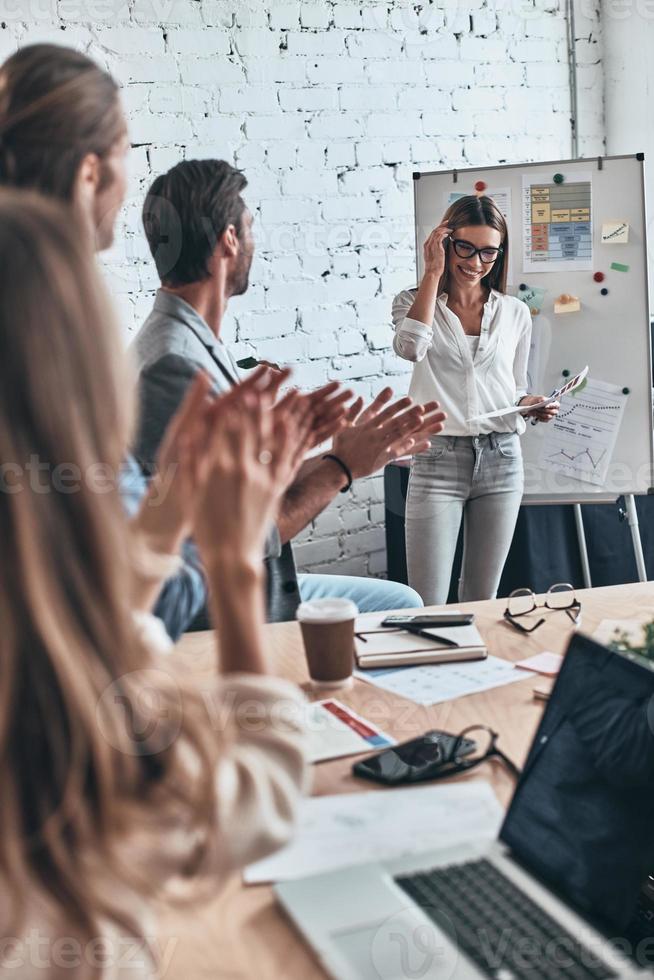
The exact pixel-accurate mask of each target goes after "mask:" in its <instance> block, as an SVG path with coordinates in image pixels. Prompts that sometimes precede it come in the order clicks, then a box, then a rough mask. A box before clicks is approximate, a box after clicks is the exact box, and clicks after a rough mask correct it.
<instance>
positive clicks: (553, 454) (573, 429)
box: [538, 378, 628, 487]
mask: <svg viewBox="0 0 654 980" xmlns="http://www.w3.org/2000/svg"><path fill="white" fill-rule="evenodd" d="M627 397H628V396H627V395H625V394H624V393H623V391H622V388H621V387H620V385H614V384H609V383H608V382H606V381H596V380H594V379H592V378H588V379H587V382H586V385H585V387H584V388H583V389H582V390H581V391H579V392H578V393H576V394H571V395H565V396H564V397H563V398H562V399H561V408H560V411H559V414H558V415H557V417H556V418H555V419H554V420H553V421H552V422H550V423H549V424H548V425H547V428H546V431H545V436H544V438H543V441H542V445H541V451H540V457H539V460H538V465H539V467H540V469H542V470H555V471H556V472H558V473H565V474H566V475H567V476H570V477H573V478H574V479H576V480H580V481H581V482H585V483H592V484H594V485H595V486H598V487H601V486H603V485H604V483H605V482H606V477H607V474H608V470H609V464H610V462H611V457H612V455H613V451H614V449H615V444H616V441H617V438H618V432H619V430H620V425H621V423H622V417H623V415H624V409H625V405H626V404H627Z"/></svg>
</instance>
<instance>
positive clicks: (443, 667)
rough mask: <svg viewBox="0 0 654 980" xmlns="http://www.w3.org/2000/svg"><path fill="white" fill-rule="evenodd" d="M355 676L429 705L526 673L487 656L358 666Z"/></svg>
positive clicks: (488, 689)
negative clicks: (446, 661) (408, 664)
mask: <svg viewBox="0 0 654 980" xmlns="http://www.w3.org/2000/svg"><path fill="white" fill-rule="evenodd" d="M354 676H355V677H358V678H359V680H362V681H367V682H368V684H373V685H374V686H375V687H381V688H382V689H383V690H384V691H390V692H391V693H392V694H398V695H399V696H400V697H403V698H408V699H409V700H410V701H415V703H416V704H422V705H428V704H441V702H443V701H452V700H454V699H455V698H462V697H464V696H465V695H466V694H479V693H480V692H481V691H490V690H492V689H493V688H495V687H502V686H503V685H504V684H513V683H515V682H516V681H523V680H525V676H526V675H525V674H523V673H521V672H520V671H519V670H515V668H514V665H513V664H512V663H510V662H509V661H508V660H501V659H500V658H499V657H487V658H486V660H470V661H464V662H461V663H450V664H426V665H425V666H422V667H380V668H379V669H373V670H356V671H355V672H354Z"/></svg>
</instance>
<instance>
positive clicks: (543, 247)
mask: <svg viewBox="0 0 654 980" xmlns="http://www.w3.org/2000/svg"><path fill="white" fill-rule="evenodd" d="M522 217H523V235H522V239H523V250H524V251H523V271H524V272H572V271H584V270H586V271H588V270H591V269H592V268H593V223H592V176H591V174H576V175H575V179H574V180H566V181H564V182H563V183H562V184H555V183H554V182H553V181H552V178H551V177H546V176H543V175H530V176H526V175H525V176H523V178H522Z"/></svg>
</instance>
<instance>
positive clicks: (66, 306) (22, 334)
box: [0, 191, 215, 938]
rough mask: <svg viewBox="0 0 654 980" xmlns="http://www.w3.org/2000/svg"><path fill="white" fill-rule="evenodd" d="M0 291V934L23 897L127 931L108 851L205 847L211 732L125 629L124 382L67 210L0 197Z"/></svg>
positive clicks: (124, 873)
mask: <svg viewBox="0 0 654 980" xmlns="http://www.w3.org/2000/svg"><path fill="white" fill-rule="evenodd" d="M0 297H1V300H0V350H2V356H3V381H2V384H1V385H0V542H2V544H1V546H0V547H1V554H2V560H1V561H0V624H2V625H1V629H0V785H1V786H2V806H0V879H3V886H2V890H3V892H4V893H5V896H11V901H12V903H13V904H12V905H11V908H10V912H9V919H10V921H6V922H3V926H4V927H5V928H4V932H3V935H5V936H6V935H11V934H12V933H11V932H9V931H8V930H9V929H13V928H16V927H17V926H18V925H19V924H21V923H22V921H23V916H24V914H25V912H26V910H27V909H28V906H29V905H30V903H31V901H32V900H33V898H34V896H35V895H36V896H40V897H41V899H42V903H44V904H45V905H46V906H47V907H50V908H52V909H53V910H54V912H55V913H56V914H57V915H59V916H60V917H61V921H62V922H65V923H66V925H67V927H68V928H74V929H75V930H76V934H78V935H80V936H84V937H88V938H92V937H94V936H98V935H100V934H101V932H100V924H101V923H103V922H105V923H106V922H107V921H108V922H110V923H114V924H115V925H116V926H118V928H123V929H129V930H132V931H134V930H136V931H137V932H138V923H137V922H134V921H131V920H130V918H129V916H128V914H127V913H126V912H125V908H124V907H123V908H121V907H115V906H114V904H113V903H112V890H111V889H108V888H107V878H108V877H109V878H110V879H112V880H115V881H117V882H118V883H119V884H121V885H122V884H125V885H126V886H128V888H129V889H132V890H134V891H135V892H136V893H137V895H142V896H148V895H150V894H151V893H152V891H153V889H154V885H153V883H152V882H150V881H147V880H144V879H143V877H142V876H141V875H139V874H138V873H137V871H136V870H135V869H134V868H130V867H126V866H125V863H124V860H121V856H120V855H121V846H120V845H121V843H123V842H124V839H125V837H126V836H127V835H128V833H129V834H131V833H137V834H138V833H139V832H140V831H144V830H145V831H148V829H149V828H152V826H153V825H154V824H155V823H158V825H159V826H161V821H165V820H166V818H170V820H171V821H172V822H175V821H176V820H178V819H180V820H183V823H184V826H185V827H186V828H188V829H189V830H190V832H191V833H193V832H197V839H198V840H199V841H200V842H201V846H200V849H199V852H198V853H200V852H201V851H202V846H205V847H209V846H210V844H211V841H212V835H211V833H210V829H211V827H212V826H213V820H214V811H213V799H214V796H213V773H214V764H215V761H214V753H215V749H214V743H215V735H214V734H213V733H211V732H210V731H209V726H208V725H207V724H206V716H205V717H203V718H202V719H201V718H200V716H199V711H200V706H199V704H198V702H197V700H194V699H193V697H192V696H191V695H190V694H184V696H183V697H182V696H181V695H180V690H181V689H180V686H179V683H178V682H177V681H176V680H175V679H174V678H173V676H172V675H171V674H168V673H167V672H166V671H164V670H162V669H161V668H160V667H158V668H154V666H153V663H152V662H151V659H150V657H149V654H148V652H147V651H146V650H145V649H144V648H143V647H142V645H141V644H140V642H139V640H138V637H137V634H136V629H135V626H134V621H133V617H132V615H131V610H130V596H129V583H130V564H131V561H132V548H131V545H130V539H129V536H128V533H127V525H126V520H125V516H124V513H123V509H122V506H121V501H120V497H119V494H118V491H117V488H116V474H117V473H118V470H119V467H120V465H121V461H122V459H123V456H124V453H125V447H126V445H127V440H128V437H129V433H130V427H131V424H132V398H131V396H130V392H131V391H132V387H133V386H132V378H131V377H129V376H128V375H126V369H125V361H124V356H123V354H122V347H121V342H120V338H119V336H118V332H117V330H116V328H115V325H114V323H113V322H112V321H111V317H110V314H109V310H110V303H109V300H108V297H107V295H106V293H105V292H104V290H103V288H102V286H101V283H100V281H99V278H98V275H97V273H96V270H95V268H94V265H93V260H92V257H91V255H90V253H89V249H88V242H87V241H86V240H85V238H84V235H83V232H82V231H81V229H79V228H78V227H77V225H76V224H75V222H74V220H73V217H72V215H71V213H70V209H68V210H64V209H63V208H62V206H61V205H59V204H56V203H54V201H47V200H45V199H42V198H39V197H38V196H36V195H33V194H31V193H27V192H8V191H2V192H0ZM189 763H190V764H189ZM153 833H154V831H153ZM213 837H215V834H214V835H213ZM150 839H152V838H150ZM154 840H155V841H156V837H155V838H154ZM87 859H88V860H90V861H92V862H93V865H94V867H95V868H96V869H97V868H98V867H100V868H101V869H102V874H101V875H98V874H90V873H89V871H88V864H87ZM85 869H86V870H85ZM7 901H8V900H7V899H4V898H3V902H2V909H3V912H4V910H6V909H7ZM113 901H114V902H115V901H116V899H115V893H114V898H113ZM14 934H15V933H14ZM68 934H70V933H68Z"/></svg>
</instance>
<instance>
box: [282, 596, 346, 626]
mask: <svg viewBox="0 0 654 980" xmlns="http://www.w3.org/2000/svg"><path fill="white" fill-rule="evenodd" d="M358 615H359V609H358V607H357V604H356V603H355V602H352V600H351V599H310V600H308V601H307V602H302V603H300V605H299V607H298V611H297V618H298V620H299V621H300V622H301V623H342V622H343V621H344V620H347V619H354V618H355V617H356V616H358Z"/></svg>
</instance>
